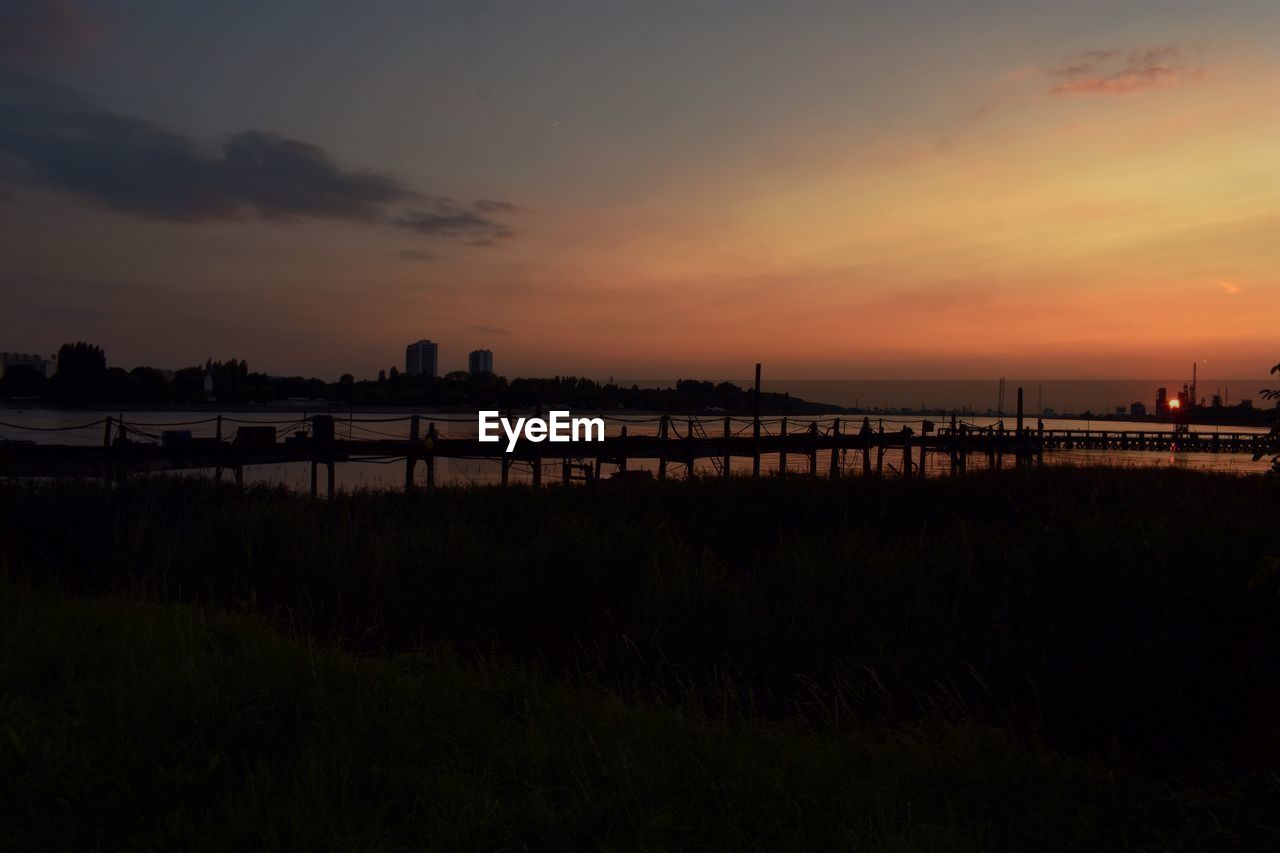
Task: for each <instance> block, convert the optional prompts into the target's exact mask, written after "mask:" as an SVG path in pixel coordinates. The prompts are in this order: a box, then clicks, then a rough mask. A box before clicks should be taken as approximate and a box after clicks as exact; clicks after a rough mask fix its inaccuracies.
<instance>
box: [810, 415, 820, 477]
mask: <svg viewBox="0 0 1280 853" xmlns="http://www.w3.org/2000/svg"><path fill="white" fill-rule="evenodd" d="M809 476H810V477H816V476H818V422H817V421H814V422H813V423H811V424H809Z"/></svg>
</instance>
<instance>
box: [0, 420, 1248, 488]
mask: <svg viewBox="0 0 1280 853" xmlns="http://www.w3.org/2000/svg"><path fill="white" fill-rule="evenodd" d="M577 414H593V416H594V413H586V412H575V415H577ZM600 416H601V417H604V418H605V422H606V432H607V434H608V435H617V434H618V432H619V431H620V429H621V428H622V427H623V426H624V425H625V426H626V427H627V432H628V434H630V435H656V434H657V431H658V420H659V419H658V416H657V415H651V414H648V413H633V414H618V413H609V414H605V415H600ZM105 417H106V413H103V412H96V411H71V410H53V409H0V447H2V446H3V441H4V440H28V441H30V440H34V441H37V442H39V443H50V444H55V443H56V444H79V445H92V444H101V443H102V441H103V428H104V427H103V423H102V421H103V419H104V418H105ZM306 417H308V413H306V412H304V411H301V410H297V411H274V410H273V411H263V412H261V413H252V414H228V415H225V416H224V418H223V437H224V438H228V439H229V438H231V437H232V436H234V434H235V430H236V429H237V428H238V427H240V426H253V425H272V426H275V427H276V428H277V437H278V438H283V437H285V436H287V435H289V434H290V433H291V432H293V431H295V430H299V429H302V428H303V425H304V422H305V418H306ZM675 420H676V426H677V428H678V429H679V431H680V434H682V435H683V434H684V429H685V419H683V418H676V419H675ZM781 420H782V419H781V418H779V417H767V418H763V419H762V431H763V433H764V434H765V435H776V434H777V433H778V430H779V428H780V426H781ZM931 420H933V421H934V422H936V423H939V424H941V423H943V421H942V419H940V418H936V417H934V418H931ZM335 421H336V422H335V430H336V433H337V437H338V438H340V439H356V440H359V439H377V438H406V439H407V438H408V437H409V415H408V414H403V415H402V414H399V413H385V412H383V413H375V412H364V413H362V412H351V413H345V414H335ZM811 421H817V422H818V424H819V428H820V429H824V430H825V429H826V428H828V427H829V426H830V424H831V422H832V416H831V415H811V416H804V415H793V416H789V417H788V430H789V432H791V433H795V432H797V431H799V430H802V429H805V428H807V427H808V424H809V423H810V422H811ZM921 421H922V418H921V417H920V416H919V415H915V416H910V415H899V416H885V417H883V418H878V417H875V418H872V425H873V426H879V425H880V423H883V425H884V428H885V430H886V431H897V430H900V429H901V428H902V426H903V425H908V426H911V427H912V428H913V429H914V430H915V431H916V432H917V434H919V432H920V426H921ZM125 422H126V423H127V424H128V425H129V428H130V437H131V438H133V439H134V440H135V441H144V442H145V441H156V442H158V441H159V440H160V433H161V432H162V431H163V430H165V429H182V430H190V431H191V433H192V435H193V436H196V437H213V436H214V435H215V433H216V430H217V424H216V422H215V419H214V417H213V416H212V415H211V414H210V413H209V412H207V411H151V412H145V411H142V412H127V413H125ZM860 422H861V418H860V417H854V416H848V417H845V418H843V423H844V424H845V426H844V429H846V430H849V429H855V428H856V427H857V425H858V424H860ZM964 422H965V423H968V424H970V425H972V426H975V427H986V426H991V425H993V424H995V423H996V422H997V419H996V418H994V417H985V416H969V417H966V418H965V419H964ZM430 423H434V424H435V427H436V430H437V432H438V433H439V434H440V435H441V436H442V437H444V438H474V437H475V436H476V418H475V416H474V415H471V414H465V413H452V414H434V415H423V416H422V425H421V430H422V433H423V434H425V433H426V430H427V426H428V424H430ZM702 423H703V427H704V429H705V430H706V432H707V433H708V434H709V435H710V436H711V437H712V441H714V439H715V437H716V436H719V435H722V434H723V429H724V419H723V417H705V418H703V419H702ZM1027 424H1028V426H1029V427H1031V428H1034V426H1035V421H1034V420H1033V419H1028V422H1027ZM1004 425H1005V427H1006V428H1007V429H1012V428H1013V419H1012V418H1008V417H1006V418H1005V419H1004ZM1045 427H1046V429H1081V430H1083V429H1094V430H1097V429H1107V430H1122V429H1140V430H1143V431H1146V432H1157V431H1169V430H1171V429H1172V428H1173V427H1172V425H1171V424H1153V423H1141V424H1126V423H1124V422H1120V421H1085V420H1068V419H1061V418H1057V419H1049V420H1046V421H1045ZM730 431H731V432H732V433H733V434H737V435H749V434H750V433H751V419H750V418H732V419H731V423H730ZM1191 431H1192V432H1201V433H1209V434H1212V433H1214V432H1215V431H1220V432H1255V433H1265V432H1267V430H1266V429H1265V428H1259V427H1254V428H1249V427H1214V426H1208V425H1199V426H1196V425H1193V426H1192V427H1191ZM495 447H498V445H495ZM917 459H918V454H917ZM830 460H831V454H830V452H829V451H828V452H822V453H819V458H818V470H819V472H821V473H822V474H824V475H825V474H826V472H827V471H829V470H830ZM1045 463H1046V464H1053V465H1063V464H1066V465H1121V466H1133V467H1160V468H1194V469H1203V470H1215V471H1227V472H1232V473H1237V474H1250V473H1262V472H1264V471H1266V470H1267V469H1268V467H1269V462H1267V461H1266V460H1263V461H1258V462H1254V461H1253V460H1252V459H1251V458H1250V457H1249V456H1246V455H1241V454H1227V453H1156V452H1142V451H1082V450H1072V451H1056V452H1054V451H1051V452H1046V454H1045ZM629 464H630V467H631V468H632V469H633V470H649V471H654V472H656V471H657V467H658V463H657V461H656V460H655V461H652V462H639V461H632V462H631V463H629ZM885 464H886V467H887V469H888V471H889V473H890V474H891V475H892V474H896V473H897V471H898V468H899V466H900V464H901V452H895V451H892V450H891V451H888V452H887V453H886V455H885ZM984 464H985V458H984V457H979V456H973V457H971V459H970V468H971V470H973V469H974V468H975V467H976V468H981V467H982V466H983V465H984ZM861 465H862V462H861V457H860V456H859V455H858V454H856V453H853V452H848V453H846V454H845V457H844V459H843V464H842V467H843V469H844V470H847V471H849V472H852V473H857V472H858V471H860V470H861ZM927 465H928V471H927V473H928V474H929V475H931V476H938V475H942V474H944V473H946V472H947V471H948V470H949V468H950V463H949V460H948V459H947V458H946V457H944V456H942V455H941V454H933V455H930V456H929V457H928V460H927ZM807 467H808V459H807V457H806V456H804V455H801V454H791V455H790V456H789V457H788V471H791V472H803V471H806V470H807ZM778 468H779V459H778V456H777V455H776V454H773V455H766V456H763V457H762V458H761V469H762V470H763V471H765V472H774V471H777V470H778ZM612 470H613V469H612V467H611V466H605V468H604V470H603V476H608V475H609V474H610V473H611V472H612ZM696 470H697V472H698V473H700V474H713V473H715V465H714V463H713V462H712V461H711V460H709V459H705V460H701V461H700V462H699V463H698V464H697V468H696ZM731 470H732V471H734V472H737V473H747V472H750V470H751V460H750V459H748V458H745V457H744V458H734V459H733V460H732V464H731ZM192 473H193V474H196V475H203V476H212V474H213V471H212V469H207V470H204V471H200V472H192ZM417 473H418V478H419V480H420V481H423V482H425V480H424V478H425V466H423V465H419V466H418V468H417ZM668 474H669V476H673V477H681V476H683V475H684V466H683V465H680V464H677V463H674V462H669V463H668ZM244 475H245V481H246V482H249V483H260V482H261V483H282V484H284V485H286V486H288V487H290V488H294V489H299V490H305V489H307V488H309V486H310V466H309V464H308V463H287V464H279V465H259V466H251V467H247V468H246V469H245V472H244ZM335 476H336V480H337V485H338V486H339V488H342V489H358V488H372V489H401V488H403V486H404V463H403V461H402V460H391V461H387V462H367V461H362V462H344V463H340V464H339V465H338V466H337V471H336V475H335ZM560 476H561V469H560V464H559V462H558V461H556V462H552V461H547V462H546V463H544V468H543V481H544V482H546V483H554V482H558V481H559V479H560ZM500 478H501V466H500V465H499V463H498V462H497V461H496V460H495V461H488V460H470V459H439V460H437V463H436V480H437V482H438V483H452V484H491V483H497V482H499V481H500ZM511 479H512V481H514V482H528V481H530V480H531V479H532V473H531V470H530V468H529V466H528V465H527V464H524V463H521V464H517V465H515V466H514V467H513V468H512V471H511Z"/></svg>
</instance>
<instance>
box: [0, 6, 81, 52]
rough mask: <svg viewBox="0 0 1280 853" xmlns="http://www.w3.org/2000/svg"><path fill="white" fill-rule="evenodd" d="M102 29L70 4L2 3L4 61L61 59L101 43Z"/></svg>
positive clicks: (0, 42)
mask: <svg viewBox="0 0 1280 853" xmlns="http://www.w3.org/2000/svg"><path fill="white" fill-rule="evenodd" d="M98 35H99V33H98V28H97V27H96V26H95V25H94V24H93V23H92V22H91V21H89V20H88V19H87V18H85V17H84V15H83V14H81V12H80V10H79V9H77V8H76V7H75V6H74V5H73V4H72V3H70V2H66V0H4V1H3V3H0V58H3V57H11V58H17V59H23V60H26V59H45V58H59V57H64V56H67V55H69V54H74V53H75V52H77V51H79V50H81V49H82V48H84V47H86V46H88V45H90V44H92V43H93V42H95V41H96V40H97V39H98Z"/></svg>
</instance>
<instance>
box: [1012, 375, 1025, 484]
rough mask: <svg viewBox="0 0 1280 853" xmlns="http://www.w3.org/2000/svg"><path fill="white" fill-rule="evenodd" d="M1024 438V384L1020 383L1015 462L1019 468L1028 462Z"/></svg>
mask: <svg viewBox="0 0 1280 853" xmlns="http://www.w3.org/2000/svg"><path fill="white" fill-rule="evenodd" d="M1023 439H1024V437H1023V435H1022V386H1021V385H1019V386H1018V431H1017V442H1018V449H1017V452H1016V453H1015V454H1014V460H1015V462H1014V464H1015V465H1016V466H1017V467H1019V468H1021V467H1022V466H1023V465H1025V464H1026V442H1025V441H1024V440H1023Z"/></svg>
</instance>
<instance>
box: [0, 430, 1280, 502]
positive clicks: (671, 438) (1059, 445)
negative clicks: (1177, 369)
mask: <svg viewBox="0 0 1280 853" xmlns="http://www.w3.org/2000/svg"><path fill="white" fill-rule="evenodd" d="M601 417H602V418H603V419H604V420H605V422H606V425H607V430H606V436H605V438H604V440H603V441H582V440H579V441H570V442H563V443H554V444H553V443H548V442H532V441H528V440H524V439H522V440H521V441H520V442H519V443H518V444H517V446H516V448H515V450H514V451H513V452H512V453H505V452H503V451H504V450H505V448H506V441H505V439H504V440H503V441H500V442H497V443H490V442H481V441H479V439H478V438H476V437H475V436H474V435H471V436H448V435H446V434H445V432H444V431H441V430H439V429H437V422H440V423H441V424H442V425H447V424H449V423H451V422H452V423H455V424H456V423H457V421H451V419H450V416H448V415H437V416H430V417H429V416H423V415H404V416H396V417H362V418H358V419H357V418H354V417H346V418H341V419H335V418H334V416H332V415H309V416H302V417H298V418H294V419H290V420H278V421H269V420H262V419H243V418H235V417H232V416H223V415H217V416H212V417H208V418H204V419H199V420H192V421H182V422H170V423H156V422H146V423H141V422H130V421H129V420H128V419H122V418H114V417H104V418H101V419H99V420H96V421H91V422H88V423H83V424H77V425H74V426H68V427H28V426H22V425H15V424H5V423H0V427H7V428H9V429H10V431H12V430H13V429H22V430H27V431H29V432H30V433H32V434H34V435H36V436H37V437H38V438H43V437H46V436H48V437H53V436H56V435H57V434H58V433H67V432H72V431H76V432H78V433H79V434H80V435H81V436H83V435H84V433H85V431H89V430H93V431H100V436H101V440H100V441H97V442H92V443H45V442H42V441H37V440H29V441H15V440H0V477H100V478H104V479H108V480H110V479H118V478H121V477H126V476H129V475H133V474H145V473H154V472H164V471H190V470H213V471H214V472H215V473H216V475H217V476H218V477H221V475H222V473H223V472H224V471H228V472H230V473H231V474H232V475H233V477H234V478H235V479H236V481H237V482H242V481H243V478H244V471H245V469H246V468H247V467H253V466H266V465H285V464H291V463H302V464H309V465H310V470H311V476H310V488H311V492H312V493H313V494H315V493H317V492H318V491H319V488H320V483H319V469H321V468H323V469H324V473H325V479H326V489H325V490H326V491H327V492H328V493H330V494H332V493H333V492H334V483H335V467H336V466H337V465H339V464H341V463H347V462H377V463H397V462H399V463H403V465H404V484H405V488H414V487H415V486H416V485H418V484H419V483H418V476H417V472H418V470H419V467H420V466H421V468H422V469H423V473H425V482H426V485H428V486H430V485H434V484H435V483H436V479H437V478H436V467H437V463H439V462H441V461H447V460H490V461H492V462H493V463H495V464H496V465H498V466H499V467H500V476H499V481H500V482H501V483H503V484H506V483H508V482H509V480H510V477H511V472H512V471H513V470H517V471H520V472H522V473H523V472H525V471H527V472H528V474H529V476H530V478H531V481H532V483H533V485H535V486H538V485H541V484H542V482H543V479H544V478H548V477H549V478H552V479H557V480H561V481H564V482H569V481H573V480H597V479H600V478H602V477H604V476H606V475H608V476H610V477H613V478H616V477H624V478H625V477H634V476H644V477H648V476H657V477H658V478H660V479H664V478H667V477H668V476H686V477H687V476H691V475H693V474H694V473H695V472H696V473H698V474H701V475H706V474H710V475H717V476H729V475H731V474H739V473H743V474H745V473H748V472H750V473H752V474H754V475H757V476H758V475H760V473H761V459H762V457H768V458H769V460H770V462H769V466H768V470H769V471H772V472H776V473H780V474H805V475H812V476H817V475H820V474H821V475H825V476H830V477H840V476H850V475H853V476H886V475H889V476H898V477H907V478H910V477H921V476H925V475H926V473H928V472H930V471H932V472H935V473H937V472H949V473H951V474H963V473H964V472H965V471H967V470H969V469H970V468H971V467H977V466H980V467H988V468H1000V467H1003V466H1005V465H1010V466H1023V465H1032V464H1041V463H1043V461H1044V454H1045V452H1046V451H1048V452H1050V453H1053V454H1062V453H1065V452H1071V451H1103V452H1107V451H1124V452H1148V453H1164V454H1169V453H1212V454H1239V455H1247V456H1249V457H1252V458H1260V457H1262V456H1265V455H1270V454H1274V453H1280V449H1278V446H1280V436H1277V435H1276V434H1274V433H1272V434H1265V433H1258V432H1245V431H1232V432H1202V431H1190V430H1186V431H1176V430H1170V429H1169V428H1167V427H1166V428H1165V429H1160V428H1159V425H1152V428H1150V429H1137V430H1135V429H1120V430H1113V429H1092V428H1090V429H1044V428H1043V426H1042V424H1041V423H1039V422H1037V423H1036V424H1035V425H1034V426H1032V425H1030V424H1027V423H1024V424H1023V425H1022V427H1021V428H1019V427H1018V426H1017V422H1016V421H1013V422H1012V423H1011V424H1010V425H1009V427H1008V428H1006V426H1005V424H1003V423H996V424H992V425H978V424H973V423H969V422H965V421H961V420H957V419H956V418H955V417H952V418H951V419H949V420H947V421H944V422H941V423H933V422H931V421H929V420H919V421H916V422H915V423H914V424H913V425H907V424H900V423H899V424H893V423H891V424H888V426H887V428H886V425H885V423H884V422H883V421H872V420H871V419H869V418H867V419H863V418H858V417H856V416H854V417H852V418H840V417H837V418H826V419H823V420H815V419H812V418H790V417H769V418H733V417H728V416H723V417H721V416H717V417H706V416H702V417H688V416H671V415H653V416H601ZM467 420H469V421H470V422H471V423H472V424H474V422H475V419H474V418H471V417H468V418H467ZM202 432H203V433H208V432H212V435H208V434H198V433H202ZM342 432H345V433H346V437H345V438H343V437H341V436H340V433H342ZM548 469H549V470H550V472H551V473H550V474H548V473H547V471H548Z"/></svg>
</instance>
